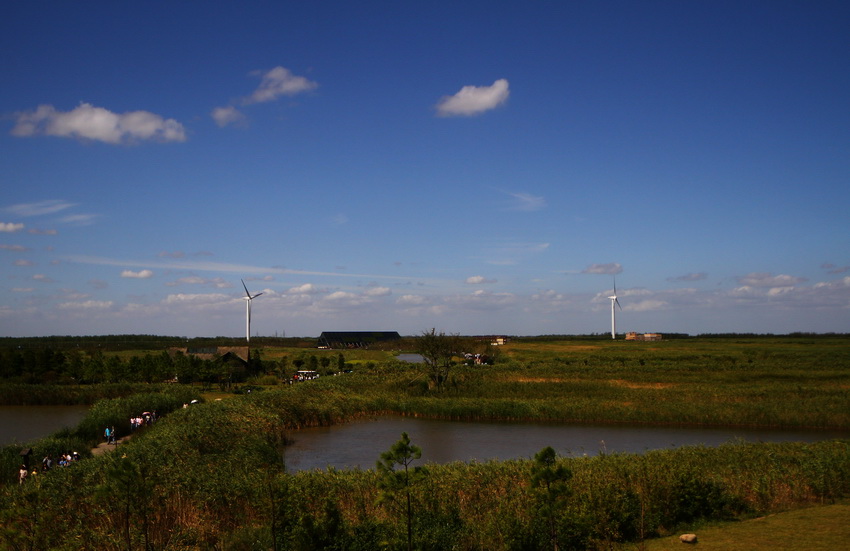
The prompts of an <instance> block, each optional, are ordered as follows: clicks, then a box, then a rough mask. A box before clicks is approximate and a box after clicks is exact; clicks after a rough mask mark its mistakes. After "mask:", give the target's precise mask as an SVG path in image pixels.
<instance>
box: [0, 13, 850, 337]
mask: <svg viewBox="0 0 850 551" xmlns="http://www.w3.org/2000/svg"><path fill="white" fill-rule="evenodd" d="M848 23H850V4H847V3H846V2H779V1H746V2H717V1H711V2H708V1H705V2H701V1H692V2H681V1H669V2H654V1H650V2H606V1H600V2H566V1H565V2H370V1H364V2H298V3H295V2H242V3H236V2H219V1H206V2H156V1H151V2H144V3H127V2H84V3H57V2H38V1H33V2H15V3H13V4H12V5H11V6H10V7H8V8H7V10H6V13H5V15H4V17H3V18H2V21H0V51H2V56H0V75H2V83H3V84H2V86H0V114H2V119H0V122H2V124H3V128H2V132H0V178H2V189H3V193H2V196H0V335H5V336H30V335H33V336H40V335H97V334H119V333H143V334H164V335H185V336H216V335H225V336H240V335H244V332H245V325H244V315H245V314H244V312H245V308H244V300H243V297H244V290H243V288H242V284H241V283H240V279H244V280H245V283H246V284H247V286H248V289H249V290H250V291H251V292H252V293H259V292H262V293H263V295H262V296H260V297H258V298H257V299H256V300H255V301H254V303H253V319H252V334H255V335H257V334H258V335H275V334H278V335H281V334H284V333H285V334H286V335H287V336H316V335H318V334H319V333H320V332H321V331H331V330H397V331H399V332H401V333H402V334H418V333H420V332H422V331H424V330H426V329H429V328H431V327H435V328H437V329H438V330H443V331H446V332H452V333H461V334H487V333H504V334H513V335H537V334H574V333H594V332H595V333H605V332H607V331H610V301H609V300H608V298H607V297H608V296H609V295H610V294H611V292H612V290H613V284H614V278H615V277H616V285H617V294H618V296H619V302H620V304H621V305H622V311H618V320H617V323H618V331H621V332H623V331H640V332H649V331H661V332H683V333H691V334H698V333H706V332H727V331H728V332H733V331H734V332H756V333H766V332H772V333H786V332H792V331H814V332H827V331H837V332H847V331H850V215H849V214H848V205H850V191H849V190H850V186H848V183H850V70H848V68H850V34H848V33H847V28H848Z"/></svg>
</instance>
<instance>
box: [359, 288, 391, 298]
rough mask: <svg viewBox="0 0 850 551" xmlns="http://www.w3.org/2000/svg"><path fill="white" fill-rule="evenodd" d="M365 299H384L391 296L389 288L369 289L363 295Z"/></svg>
mask: <svg viewBox="0 0 850 551" xmlns="http://www.w3.org/2000/svg"><path fill="white" fill-rule="evenodd" d="M364 294H365V295H366V296H367V297H385V296H389V295H391V294H393V292H392V290H391V289H390V288H389V287H369V288H368V289H366V292H365V293H364Z"/></svg>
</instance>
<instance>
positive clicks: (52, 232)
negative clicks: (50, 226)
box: [27, 228, 59, 235]
mask: <svg viewBox="0 0 850 551" xmlns="http://www.w3.org/2000/svg"><path fill="white" fill-rule="evenodd" d="M27 233H30V234H32V235H57V234H58V233H59V232H58V231H56V230H40V229H37V228H32V229H29V230H27Z"/></svg>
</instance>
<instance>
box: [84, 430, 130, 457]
mask: <svg viewBox="0 0 850 551" xmlns="http://www.w3.org/2000/svg"><path fill="white" fill-rule="evenodd" d="M132 436H133V435H132V434H128V435H127V436H124V437H123V438H119V439H118V441H117V442H116V443H115V444H108V443H106V442H101V443H100V444H98V445H97V447H96V448H92V450H91V454H92V455H103V454H105V453H107V452H111V451H112V450H114V449H115V448H117V447H118V446H119V445H120V444H123V443H124V442H126V441H128V440H129V439H130V438H131V437H132Z"/></svg>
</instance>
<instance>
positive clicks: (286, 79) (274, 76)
mask: <svg viewBox="0 0 850 551" xmlns="http://www.w3.org/2000/svg"><path fill="white" fill-rule="evenodd" d="M256 74H261V75H262V80H261V81H260V86H259V87H258V88H257V89H256V90H254V93H253V94H251V95H250V96H248V97H247V98H245V99H244V101H243V103H245V104H246V105H247V104H251V103H264V102H267V101H273V100H276V99H277V98H279V97H280V96H294V95H296V94H300V93H301V92H307V91H310V90H313V89H314V88H316V87H317V86H318V84H317V83H315V82H313V81H311V80H308V79H306V78H305V77H299V76H296V75H293V74H292V72H291V71H290V70H289V69H286V68H285V67H281V66H277V67H275V68H274V69H272V70H270V71H268V72H267V73H256Z"/></svg>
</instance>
